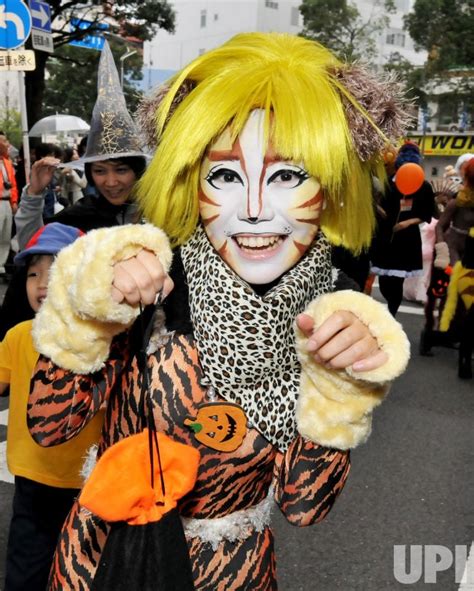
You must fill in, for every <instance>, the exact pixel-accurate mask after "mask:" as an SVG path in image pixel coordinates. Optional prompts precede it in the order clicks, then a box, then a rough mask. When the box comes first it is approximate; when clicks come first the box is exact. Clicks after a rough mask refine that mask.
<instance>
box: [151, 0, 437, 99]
mask: <svg viewBox="0 0 474 591" xmlns="http://www.w3.org/2000/svg"><path fill="white" fill-rule="evenodd" d="M170 1H171V3H172V5H173V8H174V9H175V11H176V32H175V33H174V34H169V33H167V32H166V31H158V33H157V35H156V36H155V37H154V39H153V40H152V41H151V42H147V43H145V47H144V79H143V89H144V90H145V91H147V90H149V89H151V88H153V87H154V86H155V85H156V84H158V83H160V82H163V81H164V80H166V79H167V78H169V77H170V76H171V75H172V74H173V73H174V72H176V71H177V70H179V69H181V68H182V67H183V66H185V65H186V64H187V63H189V62H190V61H191V60H193V59H194V58H196V57H197V56H198V55H201V54H202V53H204V52H205V51H208V50H209V49H213V48H214V47H217V46H219V45H221V44H222V43H224V42H225V41H227V40H228V39H230V38H231V37H232V36H233V35H236V34H237V33H242V32H249V31H261V32H269V31H277V32H285V33H292V34H298V33H299V32H301V30H302V29H303V18H302V16H301V13H300V11H299V6H300V4H301V0H170ZM354 4H356V5H357V8H358V9H359V12H360V13H361V18H362V19H363V20H367V19H369V18H371V16H373V15H374V14H375V13H376V12H379V11H380V2H379V0H354ZM412 4H413V0H395V5H396V11H395V13H394V14H390V15H389V17H390V26H389V27H388V28H387V29H386V30H384V31H382V32H381V33H380V34H379V35H378V38H377V48H378V55H377V58H376V65H380V66H381V65H383V64H384V63H386V62H387V61H388V60H389V59H390V56H391V54H393V53H395V52H396V53H399V54H400V55H401V56H402V57H404V58H405V59H407V60H409V61H410V62H411V63H413V64H415V65H421V64H423V63H424V61H425V59H426V53H424V52H416V51H415V49H414V47H413V41H412V40H411V38H410V37H409V35H408V33H407V32H406V31H404V30H403V16H404V15H405V14H408V12H409V11H410V8H411V6H412Z"/></svg>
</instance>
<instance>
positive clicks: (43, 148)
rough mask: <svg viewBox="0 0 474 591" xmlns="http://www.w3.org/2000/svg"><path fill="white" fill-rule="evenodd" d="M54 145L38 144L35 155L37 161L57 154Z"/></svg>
mask: <svg viewBox="0 0 474 591" xmlns="http://www.w3.org/2000/svg"><path fill="white" fill-rule="evenodd" d="M54 150H55V146H54V144H46V143H41V144H38V145H37V146H36V148H35V155H36V159H37V160H41V158H45V157H46V156H54V154H55V152H54Z"/></svg>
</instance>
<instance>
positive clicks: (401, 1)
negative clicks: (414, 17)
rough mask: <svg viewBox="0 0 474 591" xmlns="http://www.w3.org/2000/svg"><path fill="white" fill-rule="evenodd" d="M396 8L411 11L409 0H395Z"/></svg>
mask: <svg viewBox="0 0 474 591" xmlns="http://www.w3.org/2000/svg"><path fill="white" fill-rule="evenodd" d="M395 6H396V7H397V8H398V9H399V10H407V11H408V10H410V3H409V1H408V0H395Z"/></svg>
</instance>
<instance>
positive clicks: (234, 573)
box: [29, 33, 409, 591]
mask: <svg viewBox="0 0 474 591" xmlns="http://www.w3.org/2000/svg"><path fill="white" fill-rule="evenodd" d="M391 92H392V91H391V89H390V88H389V87H388V86H387V85H385V84H380V83H378V82H376V81H375V80H373V79H372V78H371V76H370V75H369V74H368V73H366V72H364V71H362V70H361V69H359V68H355V67H352V66H350V67H349V66H345V65H344V64H342V63H340V62H339V61H338V60H337V59H336V58H335V57H334V56H333V55H332V54H331V53H329V52H328V51H327V50H326V49H324V48H323V47H321V46H320V45H318V44H315V43H313V42H310V41H307V40H304V39H301V38H298V37H292V36H289V35H282V34H257V33H252V34H244V35H238V36H236V37H235V38H233V39H232V40H230V41H229V42H227V43H226V44H224V45H223V46H222V47H220V48H217V49H215V50H213V51H210V52H208V53H207V54H205V55H203V56H200V57H199V58H197V59H196V60H195V61H194V62H192V63H191V64H190V65H189V66H187V67H186V68H185V69H184V70H183V71H182V72H180V73H178V74H177V75H176V76H175V77H174V78H173V79H172V80H171V81H170V82H169V83H168V84H167V86H166V88H162V89H160V91H159V92H158V93H157V94H156V95H155V96H154V97H152V98H151V99H150V100H149V101H148V102H147V104H146V105H145V106H144V108H143V110H142V120H143V121H144V122H145V125H146V126H147V129H148V130H149V131H150V135H152V136H153V138H154V139H157V140H158V141H157V148H156V152H155V155H154V158H153V161H152V163H151V165H150V167H149V169H148V171H147V173H146V174H145V177H144V178H143V181H142V183H141V187H140V199H141V204H142V207H143V211H144V215H145V217H146V218H147V219H148V220H149V221H150V222H151V223H150V224H145V225H142V226H126V227H121V228H114V229H105V230H97V231H94V232H90V233H89V234H88V235H87V237H86V238H85V239H84V240H83V239H81V240H80V241H79V244H78V246H77V247H76V248H74V249H69V250H66V251H64V253H63V254H62V255H61V256H60V257H59V258H58V261H57V263H56V265H55V268H54V270H53V272H52V274H51V284H50V287H49V294H50V295H48V299H47V301H46V302H45V303H44V304H43V308H42V312H41V314H40V317H38V319H37V321H36V323H35V328H34V330H35V338H36V343H37V346H38V349H39V350H40V351H41V352H42V353H43V355H44V357H43V358H42V359H41V362H40V364H39V366H38V367H37V371H36V375H35V378H34V387H33V390H32V393H31V399H30V403H31V404H30V409H29V425H30V430H31V433H32V435H33V437H34V438H35V439H36V440H37V441H38V442H39V443H40V444H41V445H54V444H57V443H59V442H61V441H63V440H66V439H69V438H70V437H73V436H74V435H75V434H76V433H77V432H78V431H79V430H80V429H81V428H83V426H84V425H85V424H86V423H87V422H88V421H89V420H90V419H91V417H93V416H94V414H95V413H96V412H97V410H98V409H99V408H100V407H101V406H102V405H103V404H104V403H105V404H106V419H105V423H104V430H103V438H102V441H101V443H100V445H99V450H98V455H99V456H101V455H102V454H103V453H104V451H105V450H107V448H110V446H113V444H115V443H117V442H119V441H121V440H123V439H124V438H126V437H128V436H129V435H132V434H134V433H138V432H140V431H141V430H142V429H143V426H144V424H143V417H142V416H141V408H140V404H139V400H140V390H141V385H142V380H143V372H141V371H140V369H139V363H138V358H137V348H138V347H137V345H136V342H137V338H136V335H137V332H138V333H139V332H140V330H139V324H140V321H142V320H143V316H145V317H148V316H147V310H145V312H144V314H143V315H141V316H140V309H141V304H144V305H152V304H153V302H155V300H157V301H158V305H157V308H156V312H155V320H154V322H155V330H154V334H153V335H152V338H151V340H150V344H149V347H148V351H147V354H148V356H147V371H148V374H147V375H148V376H149V378H150V388H149V397H150V400H151V403H152V406H153V418H154V421H155V424H156V428H157V429H158V431H160V432H162V433H165V434H167V435H168V436H170V437H171V438H172V439H173V440H174V441H177V442H180V443H185V444H187V445H189V446H193V447H194V448H196V449H197V450H198V451H199V453H200V463H199V468H198V475H197V481H196V484H195V486H194V488H193V490H192V491H191V492H190V493H189V494H188V495H187V496H185V497H184V498H183V499H182V500H181V501H180V502H179V506H178V507H179V511H180V515H181V517H182V520H183V524H184V528H185V532H186V537H187V541H188V546H189V552H190V557H191V565H192V570H193V578H194V585H195V588H196V589H198V590H199V591H216V590H222V591H224V590H225V591H236V590H252V591H258V590H261V591H264V590H274V589H276V588H277V583H276V574H275V558H274V552H273V537H272V532H271V529H270V527H269V513H270V507H271V505H272V504H273V503H274V502H276V504H277V505H278V507H279V509H280V510H281V511H282V512H283V513H284V514H285V516H286V517H287V519H288V520H289V522H290V523H292V524H294V525H298V526H306V525H310V524H312V523H315V522H317V521H320V520H321V519H323V518H324V517H325V516H326V515H327V513H328V512H329V510H330V509H331V507H332V505H333V503H334V501H335V499H336V497H337V496H338V494H339V493H340V492H341V490H342V488H343V486H344V483H345V481H346V478H347V475H348V472H349V450H350V449H351V448H353V447H355V446H357V445H358V444H360V443H362V442H364V441H365V440H366V439H367V437H368V435H369V433H370V430H371V411H372V409H373V408H374V407H375V406H377V405H378V404H379V403H380V402H381V401H382V399H383V397H384V396H385V394H386V393H387V390H388V388H389V383H390V381H391V380H393V379H394V378H395V377H396V376H398V375H399V374H400V373H401V372H402V371H403V370H404V368H405V366H406V363H407V361H408V357H409V346H408V341H407V339H406V336H405V335H404V333H403V331H402V330H401V327H400V325H399V324H398V323H397V322H396V321H395V320H394V319H393V318H392V317H391V316H390V314H389V313H388V312H387V311H386V309H385V307H384V306H382V305H381V304H378V303H376V302H374V301H373V300H372V299H371V298H369V297H368V296H365V295H363V294H359V293H355V292H351V291H347V290H345V291H339V292H336V293H332V292H333V291H334V287H333V285H334V280H335V273H334V272H333V271H334V270H333V269H332V268H331V262H330V260H331V242H333V243H336V244H342V245H344V246H346V247H348V248H350V249H352V250H353V251H355V252H357V251H358V250H360V249H361V248H362V247H363V246H364V245H367V244H368V243H369V242H370V238H371V233H372V229H373V206H372V201H371V174H372V173H373V172H375V171H377V172H380V170H381V169H382V167H383V162H382V159H381V157H380V156H379V154H380V151H381V150H382V149H383V146H384V145H385V144H386V142H388V141H389V140H390V139H392V138H394V137H396V136H398V135H399V134H400V133H401V127H400V122H401V120H402V119H403V114H402V113H403V111H404V109H403V107H401V106H400V104H399V103H397V101H396V100H394V99H393V96H392V94H391ZM152 224H153V225H152ZM158 228H161V229H158ZM170 245H171V247H170ZM171 248H173V252H172V250H171ZM157 294H159V296H158V298H157ZM151 308H152V309H153V308H154V306H151ZM303 312H304V313H303ZM148 315H149V314H148ZM137 318H138V320H137V322H135V320H136V319H137ZM146 324H147V320H145V321H144V322H143V325H144V326H146ZM130 327H131V329H130ZM137 327H138V328H137ZM128 329H130V330H128ZM138 340H140V339H138ZM45 385H46V388H45ZM52 385H53V387H54V389H55V390H56V392H55V396H54V397H49V398H48V397H47V395H46V393H47V392H48V393H49V392H50V391H51V387H52ZM109 531H110V524H109V523H107V522H106V521H104V520H103V519H101V518H100V517H99V516H97V515H94V514H91V512H90V511H88V510H87V508H86V507H84V506H82V505H81V498H79V500H78V503H77V505H76V507H75V508H74V509H73V511H72V512H71V514H70V516H69V518H68V520H67V522H66V524H65V526H64V530H63V534H62V536H61V538H60V540H59V545H58V550H57V554H56V559H55V564H54V568H53V571H52V574H51V580H50V589H55V590H58V591H59V590H60V589H61V590H62V591H64V590H66V589H90V588H91V587H92V585H93V580H94V576H95V573H96V569H97V565H98V564H99V563H100V558H101V553H102V549H103V547H104V544H105V543H106V540H107V536H108V533H109Z"/></svg>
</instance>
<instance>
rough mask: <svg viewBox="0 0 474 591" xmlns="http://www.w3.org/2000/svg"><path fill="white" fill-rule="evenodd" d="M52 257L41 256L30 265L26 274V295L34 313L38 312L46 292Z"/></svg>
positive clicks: (47, 255)
mask: <svg viewBox="0 0 474 591" xmlns="http://www.w3.org/2000/svg"><path fill="white" fill-rule="evenodd" d="M53 260H54V257H53V256H52V255H49V254H42V255H40V256H39V257H37V258H36V257H35V259H34V260H33V261H32V262H31V263H30V265H29V267H28V271H27V273H26V295H27V297H28V303H29V304H30V306H31V307H32V308H33V311H34V312H38V310H39V309H40V306H41V304H42V303H43V300H44V298H45V297H46V293H47V291H48V277H49V269H50V267H51V265H52V263H53Z"/></svg>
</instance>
